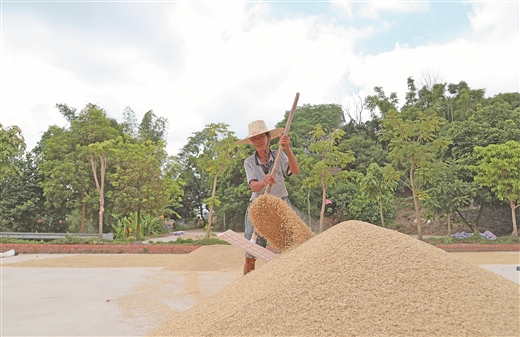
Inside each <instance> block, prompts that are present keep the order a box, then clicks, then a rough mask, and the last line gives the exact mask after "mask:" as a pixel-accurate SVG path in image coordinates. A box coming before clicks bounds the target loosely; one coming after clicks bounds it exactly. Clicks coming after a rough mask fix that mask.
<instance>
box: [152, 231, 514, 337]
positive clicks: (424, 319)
mask: <svg viewBox="0 0 520 337" xmlns="http://www.w3.org/2000/svg"><path fill="white" fill-rule="evenodd" d="M519 306H520V295H519V287H518V285H517V284H516V283H514V282H512V281H510V280H507V279H505V278H504V277H502V276H499V275H496V274H494V273H492V272H490V271H487V270H485V269H483V268H481V267H478V266H475V265H473V264H471V263H469V262H467V261H465V260H463V259H460V258H458V257H456V256H454V255H450V254H449V253H446V252H444V251H442V250H440V249H438V248H435V247H433V246H431V245H429V244H426V243H424V242H421V241H418V240H416V239H413V238H410V237H409V236H407V235H404V234H400V233H397V232H395V231H392V230H388V229H384V228H381V227H377V226H374V225H371V224H368V223H365V222H360V221H346V222H343V223H340V224H338V225H336V226H334V227H332V228H331V229H329V230H327V231H325V232H323V233H321V234H319V235H317V236H315V237H313V238H312V239H310V240H308V241H307V242H305V243H303V244H301V245H300V246H299V247H297V248H295V249H292V250H290V251H288V252H286V253H283V254H281V255H280V256H278V257H276V258H275V259H274V260H272V261H271V262H269V263H267V264H265V265H264V266H263V267H262V268H260V269H258V270H255V271H253V272H251V273H249V274H248V275H246V276H244V277H239V278H238V279H237V280H236V281H235V282H234V283H232V284H230V285H229V286H228V287H227V288H225V289H223V290H222V291H220V292H218V293H216V294H215V295H213V296H212V297H210V298H208V299H207V300H205V301H203V302H200V303H199V304H197V305H196V306H194V307H192V308H191V309H189V310H187V311H185V312H184V313H182V314H180V315H178V317H174V316H172V318H171V319H170V320H168V321H167V323H165V324H164V325H162V326H161V327H160V328H158V329H156V330H154V331H153V332H152V333H151V335H153V336H518V335H519V332H520V326H519V325H520V323H519V322H520V320H519V318H520V317H519V315H520V311H519Z"/></svg>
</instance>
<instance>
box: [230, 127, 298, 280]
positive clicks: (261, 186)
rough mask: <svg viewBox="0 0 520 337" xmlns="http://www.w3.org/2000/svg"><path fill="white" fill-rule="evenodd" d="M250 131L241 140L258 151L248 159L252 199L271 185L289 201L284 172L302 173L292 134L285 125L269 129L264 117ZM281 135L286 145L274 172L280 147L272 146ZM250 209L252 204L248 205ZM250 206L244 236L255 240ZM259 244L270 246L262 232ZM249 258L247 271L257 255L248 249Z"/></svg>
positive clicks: (253, 267) (246, 216) (245, 163)
mask: <svg viewBox="0 0 520 337" xmlns="http://www.w3.org/2000/svg"><path fill="white" fill-rule="evenodd" d="M248 130H249V134H248V135H247V137H246V138H244V139H242V140H240V141H238V142H237V143H239V144H252V145H253V146H254V148H255V153H254V154H253V155H251V156H249V157H248V158H246V160H245V161H244V169H245V171H246V177H247V183H248V185H249V188H250V189H251V191H252V194H251V198H250V199H249V201H250V202H253V200H255V199H256V198H258V197H259V196H260V195H262V194H264V193H265V188H266V186H267V185H271V186H272V187H271V190H270V192H269V193H270V194H272V195H275V196H277V197H280V198H282V199H283V200H285V201H286V202H287V203H288V204H289V205H290V202H289V199H288V195H289V193H288V192H287V188H286V187H285V180H284V175H286V176H290V175H291V174H298V173H299V171H300V169H299V168H298V161H297V160H296V157H295V156H294V154H293V153H292V151H291V147H290V142H291V140H290V138H289V136H285V135H283V131H284V129H283V128H276V129H272V130H268V129H267V126H266V125H265V122H264V121H263V120H257V121H254V122H251V123H249V128H248ZM278 137H280V142H279V144H280V148H281V149H283V151H284V152H283V153H282V156H281V158H280V163H279V165H278V169H277V172H272V169H273V165H274V162H275V159H276V156H277V152H278V151H280V150H275V151H272V150H271V149H270V147H269V145H270V141H271V139H275V138H278ZM248 210H249V207H248ZM248 210H247V211H246V215H245V231H244V237H245V238H246V239H247V240H251V237H252V236H253V232H254V227H253V225H252V224H251V220H250V219H249V214H248ZM256 244H257V245H260V246H262V247H264V248H265V247H266V245H267V242H266V240H265V239H264V238H263V237H261V236H258V237H257V239H256ZM245 256H246V261H245V264H244V275H246V274H247V273H249V272H250V271H252V270H254V269H255V262H256V258H255V257H254V256H253V255H251V254H249V253H246V254H245Z"/></svg>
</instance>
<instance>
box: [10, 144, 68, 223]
mask: <svg viewBox="0 0 520 337" xmlns="http://www.w3.org/2000/svg"><path fill="white" fill-rule="evenodd" d="M40 162H41V158H40V157H39V156H38V154H37V153H36V152H34V151H32V152H29V153H26V155H25V156H24V157H20V158H16V159H14V161H13V166H15V167H16V170H17V171H18V174H16V175H12V176H9V177H7V178H6V179H4V184H2V185H0V225H1V228H2V230H4V231H20V232H34V231H39V232H46V231H47V232H61V231H64V230H65V229H66V228H67V226H68V221H67V220H66V219H67V209H66V208H61V207H52V206H50V207H49V206H46V205H45V197H44V196H43V189H42V188H41V187H40V184H41V182H42V181H43V178H44V177H43V175H42V174H41V173H40V170H39V167H40V165H39V164H40ZM60 220H61V221H60Z"/></svg>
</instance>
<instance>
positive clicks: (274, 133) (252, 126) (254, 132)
mask: <svg viewBox="0 0 520 337" xmlns="http://www.w3.org/2000/svg"><path fill="white" fill-rule="evenodd" d="M283 130H284V129H283V128H276V129H272V130H267V126H266V125H265V122H264V121H262V120H258V121H253V122H251V123H249V133H248V135H247V137H246V138H244V139H242V140H239V141H238V142H237V143H238V144H252V143H251V139H250V138H251V137H254V136H258V135H261V134H262V133H266V132H269V135H270V136H271V139H275V138H278V137H280V136H281V135H282V133H283Z"/></svg>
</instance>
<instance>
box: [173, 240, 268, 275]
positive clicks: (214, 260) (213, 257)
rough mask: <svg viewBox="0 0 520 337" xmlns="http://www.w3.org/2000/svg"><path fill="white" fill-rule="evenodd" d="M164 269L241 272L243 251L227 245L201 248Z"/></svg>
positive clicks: (258, 262)
mask: <svg viewBox="0 0 520 337" xmlns="http://www.w3.org/2000/svg"><path fill="white" fill-rule="evenodd" d="M263 264H264V261H262V260H258V261H257V266H262V265H263ZM164 269H165V270H179V271H223V272H242V270H243V269H244V251H243V250H241V249H240V248H237V247H235V246H228V245H211V246H202V247H200V248H197V249H196V250H194V251H193V252H191V253H189V254H187V255H183V258H182V259H178V260H175V261H172V263H170V264H169V265H168V266H167V267H165V268H164Z"/></svg>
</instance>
